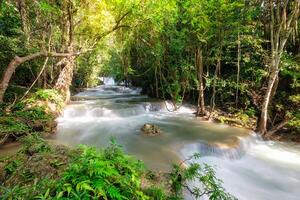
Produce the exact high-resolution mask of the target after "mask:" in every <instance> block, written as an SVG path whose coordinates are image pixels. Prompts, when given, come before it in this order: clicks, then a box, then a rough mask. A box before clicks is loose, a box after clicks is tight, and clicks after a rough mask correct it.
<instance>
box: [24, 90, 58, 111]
mask: <svg viewBox="0 0 300 200" xmlns="http://www.w3.org/2000/svg"><path fill="white" fill-rule="evenodd" d="M37 101H49V102H51V103H54V104H56V105H58V106H61V107H62V106H63V102H64V100H63V97H62V95H60V94H59V93H58V91H57V90H54V89H40V90H38V91H37V92H35V93H33V94H32V96H31V97H30V98H28V99H26V100H24V102H25V103H28V104H34V103H36V102H37Z"/></svg>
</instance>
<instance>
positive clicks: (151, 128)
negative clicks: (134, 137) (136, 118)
mask: <svg viewBox="0 0 300 200" xmlns="http://www.w3.org/2000/svg"><path fill="white" fill-rule="evenodd" d="M141 131H142V132H143V133H144V134H145V135H149V136H156V135H160V134H161V133H162V131H161V130H160V128H159V127H158V126H157V125H154V124H144V125H143V127H142V128H141Z"/></svg>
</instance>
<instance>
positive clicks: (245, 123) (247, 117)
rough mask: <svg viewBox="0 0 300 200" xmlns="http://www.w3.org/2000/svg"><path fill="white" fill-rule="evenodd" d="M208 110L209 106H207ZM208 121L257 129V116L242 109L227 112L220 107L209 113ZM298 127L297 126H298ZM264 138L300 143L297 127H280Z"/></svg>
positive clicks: (204, 118) (299, 133)
mask: <svg viewBox="0 0 300 200" xmlns="http://www.w3.org/2000/svg"><path fill="white" fill-rule="evenodd" d="M207 110H209V107H207ZM207 118H208V117H202V118H201V119H202V120H207ZM209 121H211V122H212V123H219V124H226V125H229V126H232V127H238V128H245V129H248V130H251V131H253V132H255V131H256V129H257V121H258V118H257V117H256V116H255V115H254V114H253V113H247V112H242V111H238V112H237V111H236V112H228V111H224V110H221V109H215V111H214V112H213V113H212V114H211V115H210V117H209ZM298 129H299V128H298ZM263 138H264V139H265V140H273V141H281V142H292V143H298V144H300V132H299V130H297V127H287V128H285V127H282V129H280V130H278V131H276V132H274V133H272V134H266V136H265V137H263Z"/></svg>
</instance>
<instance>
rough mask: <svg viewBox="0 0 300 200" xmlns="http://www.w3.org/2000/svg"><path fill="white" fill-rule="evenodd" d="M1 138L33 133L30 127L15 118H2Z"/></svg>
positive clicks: (0, 123)
mask: <svg viewBox="0 0 300 200" xmlns="http://www.w3.org/2000/svg"><path fill="white" fill-rule="evenodd" d="M0 125H1V126H0V136H2V137H3V136H4V135H6V134H7V135H14V136H18V135H23V134H27V133H29V132H30V131H31V129H30V127H29V126H28V125H26V124H25V123H24V122H22V121H20V120H18V119H17V118H15V117H10V116H0Z"/></svg>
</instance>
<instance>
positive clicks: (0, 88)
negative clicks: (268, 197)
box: [0, 51, 80, 103]
mask: <svg viewBox="0 0 300 200" xmlns="http://www.w3.org/2000/svg"><path fill="white" fill-rule="evenodd" d="M79 54H80V53H56V52H43V51H41V52H38V53H35V54H31V55H28V56H25V57H19V56H15V58H14V59H12V60H11V61H10V63H9V65H8V66H7V68H6V70H5V72H4V74H3V77H2V80H1V82H0V103H3V98H4V94H5V92H6V90H7V87H8V84H9V81H10V79H11V77H12V75H13V73H14V72H15V70H16V69H17V67H18V66H19V65H21V64H22V63H24V62H26V61H29V60H33V59H35V58H38V57H73V58H74V56H76V55H79Z"/></svg>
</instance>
